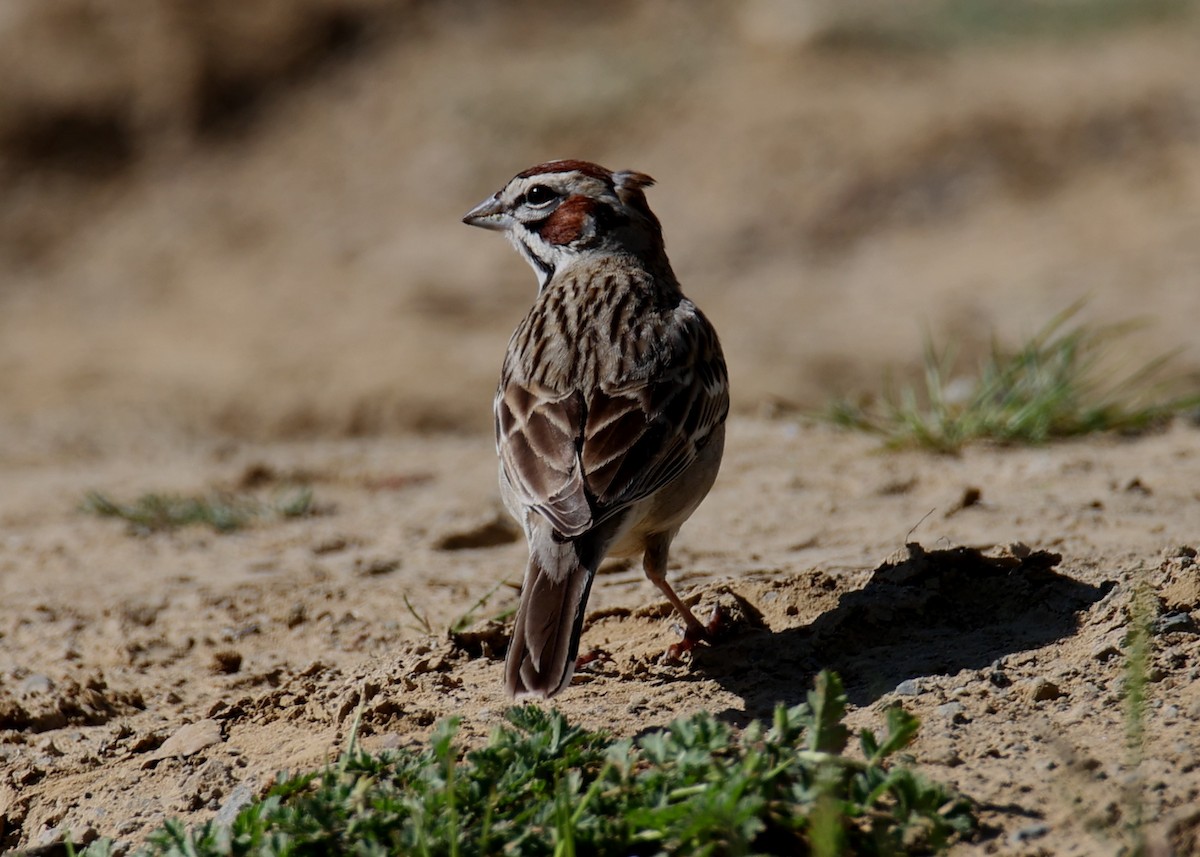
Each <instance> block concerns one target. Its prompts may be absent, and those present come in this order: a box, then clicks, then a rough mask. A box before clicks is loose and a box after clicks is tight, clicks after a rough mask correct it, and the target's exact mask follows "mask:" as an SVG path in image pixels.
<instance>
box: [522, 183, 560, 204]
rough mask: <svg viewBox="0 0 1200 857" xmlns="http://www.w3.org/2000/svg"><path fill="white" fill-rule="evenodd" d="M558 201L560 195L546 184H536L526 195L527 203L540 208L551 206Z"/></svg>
mask: <svg viewBox="0 0 1200 857" xmlns="http://www.w3.org/2000/svg"><path fill="white" fill-rule="evenodd" d="M556 199H558V194H557V193H555V192H554V191H552V190H551V189H550V188H548V187H546V186H545V185H544V184H535V185H534V186H533V187H531V188H530V189H529V190H528V191H527V192H526V193H525V201H526V202H527V203H529V204H530V205H532V206H536V207H538V208H540V207H541V206H543V205H549V204H550V203H552V202H554V200H556Z"/></svg>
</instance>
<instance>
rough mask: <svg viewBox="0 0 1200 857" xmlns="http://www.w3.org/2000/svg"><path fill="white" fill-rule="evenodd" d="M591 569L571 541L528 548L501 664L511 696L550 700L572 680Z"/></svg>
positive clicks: (589, 589) (590, 580) (590, 586)
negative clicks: (581, 559)
mask: <svg viewBox="0 0 1200 857" xmlns="http://www.w3.org/2000/svg"><path fill="white" fill-rule="evenodd" d="M591 588H592V572H591V571H590V570H589V569H588V568H587V567H586V566H584V564H583V563H582V562H580V558H579V556H578V554H577V553H576V550H575V546H574V545H573V544H571V543H570V542H566V543H561V544H556V545H554V548H553V549H550V550H542V551H537V550H535V551H532V552H531V556H530V557H529V567H528V568H527V569H526V571H525V582H524V584H522V586H521V604H520V606H519V607H518V608H517V618H516V621H515V622H514V623H513V634H512V641H511V642H510V643H509V645H508V657H507V659H506V660H505V663H504V679H505V686H506V687H507V689H508V694H509V696H523V695H532V696H540V697H542V698H543V699H548V698H549V697H551V696H554V695H555V694H557V693H559V692H561V691H562V690H563V689H564V688H565V687H566V686H567V685H568V684H570V683H571V676H572V675H574V673H575V659H576V658H577V657H578V656H579V635H580V632H581V631H582V629H583V614H584V611H585V608H586V607H587V599H588V593H589V592H590V591H591Z"/></svg>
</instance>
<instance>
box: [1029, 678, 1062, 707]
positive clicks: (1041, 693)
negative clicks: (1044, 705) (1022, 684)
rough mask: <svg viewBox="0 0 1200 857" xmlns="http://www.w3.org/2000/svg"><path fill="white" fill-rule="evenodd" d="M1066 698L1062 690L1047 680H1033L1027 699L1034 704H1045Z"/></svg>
mask: <svg viewBox="0 0 1200 857" xmlns="http://www.w3.org/2000/svg"><path fill="white" fill-rule="evenodd" d="M1063 696H1066V694H1064V693H1063V692H1062V689H1061V688H1060V687H1059V686H1058V685H1057V684H1055V683H1054V682H1052V681H1050V679H1048V678H1035V679H1034V680H1033V683H1032V684H1031V685H1030V686H1029V697H1030V699H1032V700H1033V701H1034V702H1047V701H1049V700H1051V699H1059V698H1061V697H1063Z"/></svg>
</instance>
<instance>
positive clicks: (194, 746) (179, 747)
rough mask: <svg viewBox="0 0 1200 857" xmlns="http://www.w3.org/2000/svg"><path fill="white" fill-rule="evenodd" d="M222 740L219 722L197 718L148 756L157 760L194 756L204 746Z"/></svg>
mask: <svg viewBox="0 0 1200 857" xmlns="http://www.w3.org/2000/svg"><path fill="white" fill-rule="evenodd" d="M224 740H225V738H224V736H223V735H222V734H221V724H220V723H218V722H217V721H215V720H197V721H196V722H195V723H189V724H188V725H187V726H184V727H182V728H180V729H179V730H178V731H176V732H175V734H174V735H172V736H171V737H170V738H168V739H167V740H166V741H164V742H163V743H162V746H161V747H159V748H158V749H157V750H156V751H155V752H154V755H152V756H151V757H150V758H151V759H152V760H155V761H158V760H160V759H167V758H170V757H172V756H194V755H196V754H197V753H199V752H200V751H201V750H203V749H204V748H206V747H211V746H213V745H214V744H220V743H221V742H222V741H224Z"/></svg>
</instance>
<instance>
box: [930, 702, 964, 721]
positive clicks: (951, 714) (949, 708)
mask: <svg viewBox="0 0 1200 857" xmlns="http://www.w3.org/2000/svg"><path fill="white" fill-rule="evenodd" d="M937 713H938V714H940V715H941V716H942V717H945V718H946V719H947V720H953V721H955V722H962V721H963V720H964V719H965V718H963V704H962V703H961V702H946V703H943V704H942V705H939V706H938V707H937Z"/></svg>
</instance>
